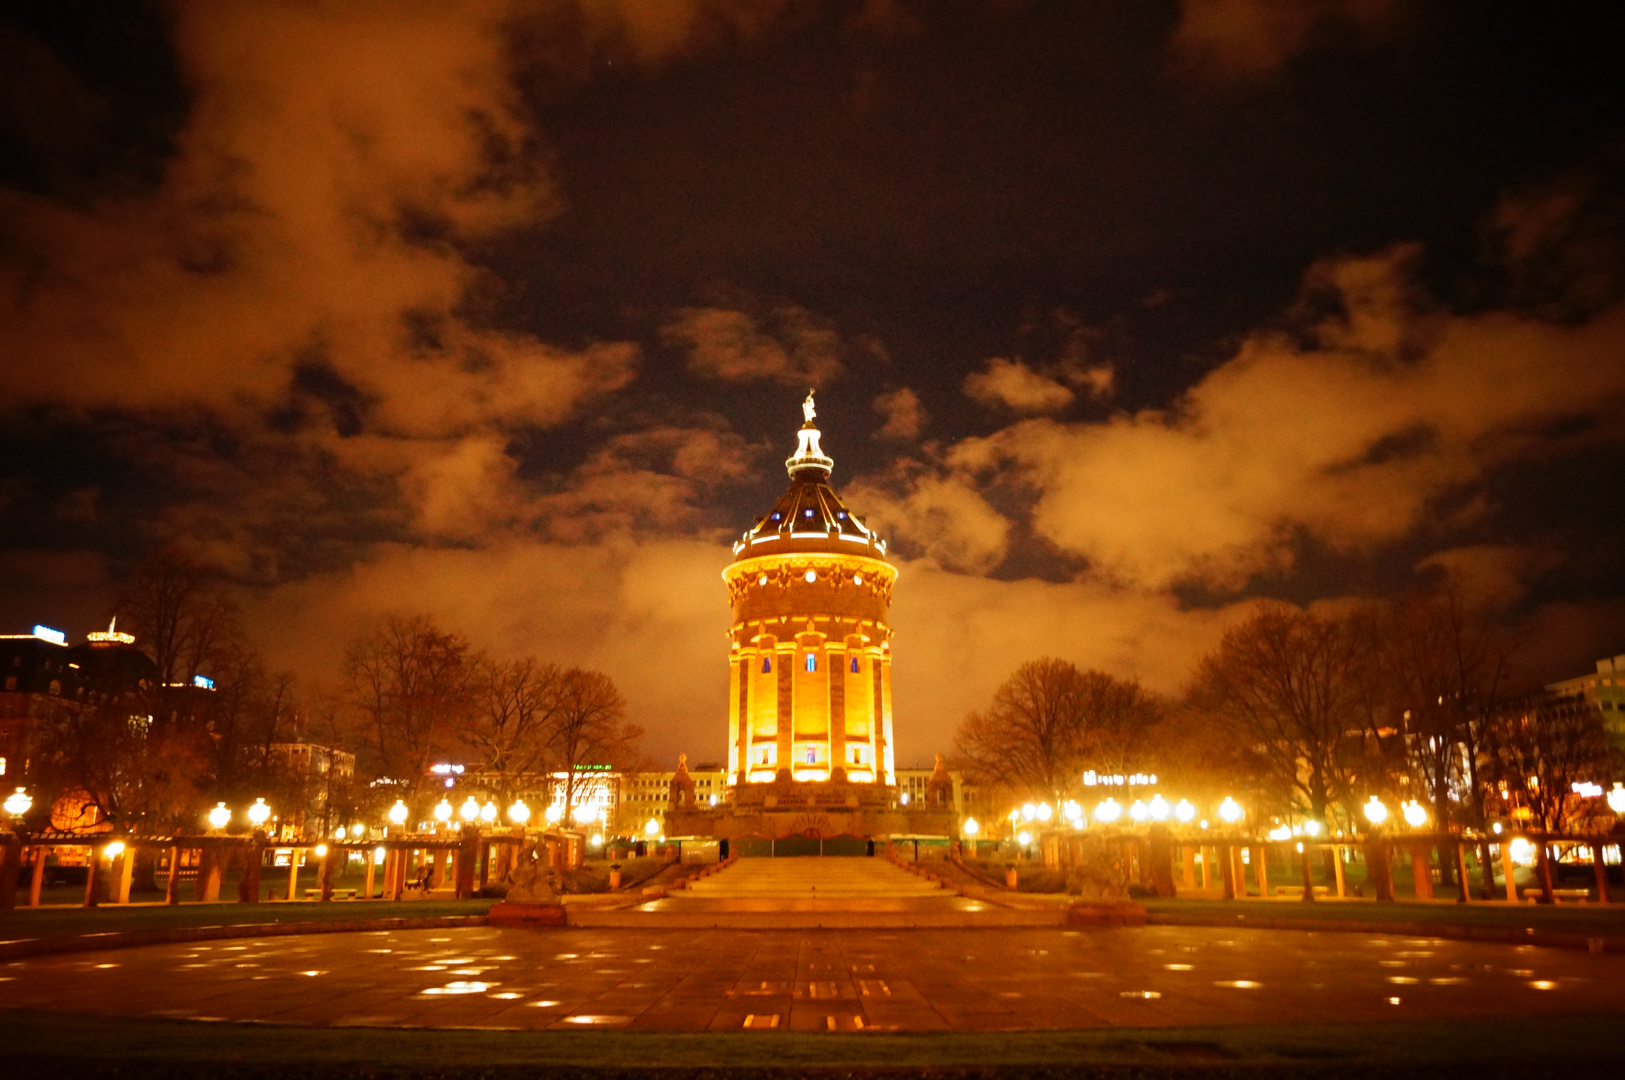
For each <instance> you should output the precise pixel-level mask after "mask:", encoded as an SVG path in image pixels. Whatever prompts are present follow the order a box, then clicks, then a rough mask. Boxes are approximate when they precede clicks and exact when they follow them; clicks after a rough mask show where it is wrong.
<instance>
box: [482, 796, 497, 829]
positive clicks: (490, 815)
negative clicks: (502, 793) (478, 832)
mask: <svg viewBox="0 0 1625 1080" xmlns="http://www.w3.org/2000/svg"><path fill="white" fill-rule="evenodd" d="M496 819H497V804H496V801H495V800H494V799H493V800H489V801H487V802H486V804H485V805H484V806H482V807H480V820H481V821H483V822H485V823H486V824H487V825H489V824H491V822H493V821H495V820H496Z"/></svg>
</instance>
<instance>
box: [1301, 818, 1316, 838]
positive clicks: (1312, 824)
mask: <svg viewBox="0 0 1625 1080" xmlns="http://www.w3.org/2000/svg"><path fill="white" fill-rule="evenodd" d="M1303 831H1304V832H1306V833H1308V834H1309V835H1310V836H1319V835H1320V822H1318V821H1313V820H1311V821H1306V822H1304V823H1303Z"/></svg>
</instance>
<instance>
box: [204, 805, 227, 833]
mask: <svg viewBox="0 0 1625 1080" xmlns="http://www.w3.org/2000/svg"><path fill="white" fill-rule="evenodd" d="M230 824H231V811H230V810H227V809H226V804H225V803H219V804H217V805H216V806H215V808H214V809H213V810H210V811H209V827H210V828H212V829H224V828H225V827H226V826H227V825H230Z"/></svg>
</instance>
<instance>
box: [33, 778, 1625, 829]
mask: <svg viewBox="0 0 1625 1080" xmlns="http://www.w3.org/2000/svg"><path fill="white" fill-rule="evenodd" d="M1614 787H1616V788H1617V787H1619V785H1618V784H1615V785H1614ZM4 805H5V808H6V813H8V814H10V815H11V821H12V824H13V825H14V826H21V825H22V823H23V815H24V814H26V813H28V811H29V808H31V807H32V806H33V805H34V800H33V799H32V798H30V797H29V795H28V792H27V791H26V790H24V789H23V788H18V789H17V790H16V791H14V792H12V793H11V794H10V795H8V796H6V801H5V804H4Z"/></svg>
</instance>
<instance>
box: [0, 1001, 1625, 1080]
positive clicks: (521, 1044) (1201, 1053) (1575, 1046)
mask: <svg viewBox="0 0 1625 1080" xmlns="http://www.w3.org/2000/svg"><path fill="white" fill-rule="evenodd" d="M0 1045H4V1046H6V1047H8V1048H9V1049H8V1053H7V1060H8V1062H9V1063H10V1064H11V1065H13V1066H18V1067H23V1066H26V1068H20V1071H18V1072H17V1073H15V1074H13V1075H34V1073H33V1072H32V1071H31V1070H32V1069H35V1068H38V1069H44V1070H50V1071H58V1072H64V1073H66V1074H67V1075H73V1076H97V1075H118V1076H146V1075H186V1076H191V1075H198V1076H203V1075H207V1076H211V1077H215V1078H217V1080H218V1078H232V1077H239V1076H240V1077H257V1076H273V1075H289V1073H288V1070H296V1072H295V1074H296V1075H300V1076H327V1075H344V1076H350V1077H355V1076H384V1075H391V1076H393V1075H399V1076H447V1077H464V1076H485V1075H511V1074H518V1073H521V1072H524V1071H526V1070H534V1069H536V1068H537V1067H543V1066H545V1067H549V1068H552V1069H560V1068H562V1069H574V1070H579V1071H580V1073H581V1075H588V1074H590V1075H593V1076H598V1077H613V1076H617V1075H639V1074H648V1073H652V1072H654V1071H659V1072H660V1073H661V1074H662V1075H685V1074H686V1075H709V1074H712V1073H718V1072H720V1073H729V1072H740V1073H744V1072H747V1071H748V1072H750V1073H751V1074H752V1075H774V1076H795V1075H831V1074H842V1073H843V1072H853V1071H863V1070H882V1071H885V1072H889V1073H896V1072H897V1071H898V1070H906V1071H913V1070H922V1069H924V1070H930V1071H932V1072H940V1071H941V1070H943V1069H945V1068H946V1069H955V1070H978V1071H982V1072H989V1074H990V1075H999V1074H1007V1073H1009V1072H1010V1071H1011V1070H1015V1071H1016V1072H1017V1073H1019V1072H1020V1071H1021V1070H1025V1069H1033V1068H1049V1067H1055V1066H1065V1067H1066V1068H1067V1069H1069V1070H1076V1071H1078V1072H1080V1073H1083V1072H1084V1071H1085V1070H1087V1071H1090V1072H1098V1073H1100V1074H1102V1075H1117V1074H1123V1075H1135V1076H1160V1075H1179V1076H1189V1075H1193V1074H1196V1075H1206V1074H1216V1075H1228V1074H1234V1075H1248V1076H1256V1075H1257V1072H1256V1070H1258V1069H1259V1068H1261V1067H1263V1068H1265V1069H1266V1070H1267V1071H1270V1072H1275V1073H1283V1074H1290V1075H1294V1076H1302V1075H1316V1076H1319V1075H1362V1076H1363V1075H1410V1074H1412V1071H1413V1070H1414V1071H1415V1072H1416V1073H1426V1074H1427V1075H1430V1076H1448V1075H1469V1074H1470V1075H1472V1076H1474V1077H1478V1078H1483V1077H1488V1076H1501V1075H1518V1074H1523V1073H1528V1072H1530V1071H1531V1070H1535V1071H1537V1072H1538V1073H1539V1074H1540V1075H1551V1074H1552V1070H1554V1069H1561V1070H1569V1069H1579V1068H1585V1067H1588V1066H1592V1065H1598V1064H1603V1063H1609V1064H1610V1067H1611V1066H1612V1065H1613V1064H1617V1062H1618V1061H1619V1060H1620V1057H1621V1055H1622V1054H1625V1025H1621V1024H1620V1023H1619V1022H1618V1018H1617V1017H1615V1016H1612V1015H1604V1016H1568V1017H1545V1018H1542V1019H1541V1020H1540V1021H1539V1022H1538V1023H1537V1022H1512V1023H1509V1022H1508V1021H1507V1020H1505V1019H1504V1018H1503V1019H1475V1020H1461V1021H1450V1022H1429V1023H1401V1022H1393V1023H1383V1024H1349V1025H1293V1026H1277V1025H1246V1026H1234V1027H1200V1028H1104V1029H1098V1030H1074V1031H1063V1032H1023V1033H1010V1032H989V1033H970V1032H951V1033H934V1034H928V1035H923V1034H922V1035H883V1034H872V1035H845V1034H829V1035H825V1034H801V1033H796V1032H764V1033H759V1034H758V1033H743V1032H741V1033H724V1034H660V1033H643V1032H610V1031H604V1032H500V1031H478V1030H445V1031H427V1030H410V1029H408V1030H402V1029H379V1028H309V1027H292V1026H288V1027H279V1026H271V1025H263V1024H233V1023H206V1022H197V1021H183V1020H169V1019H143V1018H115V1017H90V1016H63V1015H56V1014H47V1013H37V1012H0ZM1238 1069H1240V1070H1246V1071H1243V1072H1238V1071H1236V1070H1238ZM46 1074H47V1075H48V1073H46Z"/></svg>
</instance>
